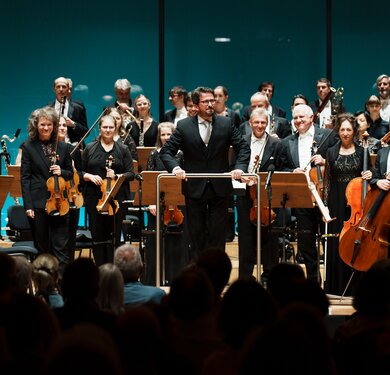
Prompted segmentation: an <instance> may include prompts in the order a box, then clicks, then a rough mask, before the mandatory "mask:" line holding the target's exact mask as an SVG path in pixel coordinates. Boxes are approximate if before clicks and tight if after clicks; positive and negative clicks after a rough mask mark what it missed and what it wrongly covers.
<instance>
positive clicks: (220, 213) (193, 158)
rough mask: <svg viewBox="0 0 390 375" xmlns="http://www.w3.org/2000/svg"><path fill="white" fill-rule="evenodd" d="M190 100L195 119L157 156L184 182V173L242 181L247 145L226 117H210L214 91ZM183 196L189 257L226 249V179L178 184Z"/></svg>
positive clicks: (183, 124)
mask: <svg viewBox="0 0 390 375" xmlns="http://www.w3.org/2000/svg"><path fill="white" fill-rule="evenodd" d="M192 100H193V102H194V104H195V105H196V106H197V107H198V115H197V116H194V117H187V118H186V119H184V120H180V121H179V122H178V123H177V128H176V129H175V131H174V133H173V134H172V136H171V137H170V138H169V140H168V141H167V143H165V145H164V146H163V147H162V149H161V151H160V157H161V160H162V161H163V163H164V165H165V167H166V169H167V170H168V172H173V174H174V175H175V176H176V178H178V179H182V180H186V173H187V172H188V173H229V174H230V175H231V177H232V178H234V179H240V178H241V175H242V173H243V172H246V170H247V167H248V163H249V157H250V148H249V146H248V144H247V143H246V142H245V141H244V140H243V139H242V136H241V134H240V132H239V131H238V129H237V128H235V127H233V126H232V125H231V121H230V119H229V118H226V117H222V116H217V115H215V114H214V103H215V98H214V90H212V89H211V88H207V87H198V88H197V89H195V90H194V91H193V92H192ZM231 145H232V146H233V149H234V151H235V152H236V164H235V169H234V170H233V171H230V166H229V149H230V146H231ZM179 150H182V151H183V153H184V163H183V168H182V167H180V165H179V163H178V162H177V161H176V159H175V158H176V154H177V152H178V151H179ZM182 192H183V194H184V196H185V201H186V210H187V223H188V229H189V234H190V243H191V258H192V259H193V258H196V257H197V256H198V255H199V254H200V252H201V251H203V250H205V249H206V247H217V248H220V249H225V240H226V227H227V220H228V206H229V196H230V195H231V194H232V192H233V187H232V182H231V181H229V180H228V179H225V178H224V179H221V178H218V179H212V178H204V179H199V178H192V179H189V180H188V181H183V182H182ZM206 245H207V246H206Z"/></svg>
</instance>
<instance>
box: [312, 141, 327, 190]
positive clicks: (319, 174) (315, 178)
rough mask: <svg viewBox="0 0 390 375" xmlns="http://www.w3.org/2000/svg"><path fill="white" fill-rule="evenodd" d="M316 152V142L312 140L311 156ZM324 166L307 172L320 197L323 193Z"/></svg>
mask: <svg viewBox="0 0 390 375" xmlns="http://www.w3.org/2000/svg"><path fill="white" fill-rule="evenodd" d="M317 151H318V146H317V142H316V141H315V140H313V144H312V147H311V154H312V156H314V155H315V154H316V153H317ZM324 171H325V168H324V166H320V165H316V166H314V167H313V168H311V169H310V171H309V177H310V180H311V181H312V182H313V183H314V185H315V187H316V189H317V192H318V194H319V195H320V197H322V196H323V193H324Z"/></svg>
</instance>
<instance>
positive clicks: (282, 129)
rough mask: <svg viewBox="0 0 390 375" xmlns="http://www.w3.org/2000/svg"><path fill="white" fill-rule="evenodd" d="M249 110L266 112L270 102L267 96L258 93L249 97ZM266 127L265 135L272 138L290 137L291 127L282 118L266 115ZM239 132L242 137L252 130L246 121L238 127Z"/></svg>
mask: <svg viewBox="0 0 390 375" xmlns="http://www.w3.org/2000/svg"><path fill="white" fill-rule="evenodd" d="M250 101H251V110H252V111H253V110H254V109H256V108H263V109H265V110H266V111H267V112H269V111H268V109H269V106H270V102H269V100H268V96H267V95H266V94H265V93H262V92H260V91H258V92H256V93H254V94H253V95H252V96H251V100H250ZM267 122H268V125H267V129H266V131H267V133H268V134H269V135H272V136H277V137H279V138H286V137H288V136H289V135H291V127H290V124H289V122H288V120H286V119H285V118H283V117H278V116H274V115H271V114H270V113H269V114H268V121H267ZM239 129H240V132H241V134H242V135H246V134H251V133H252V128H251V125H250V123H249V120H248V121H245V122H243V123H242V124H241V125H240V128H239Z"/></svg>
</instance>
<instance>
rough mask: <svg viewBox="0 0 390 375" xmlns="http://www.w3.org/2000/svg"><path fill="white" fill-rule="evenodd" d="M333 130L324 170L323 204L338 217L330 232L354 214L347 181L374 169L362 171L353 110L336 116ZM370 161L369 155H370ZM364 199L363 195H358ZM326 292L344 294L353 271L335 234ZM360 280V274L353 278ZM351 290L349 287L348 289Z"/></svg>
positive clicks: (331, 239) (329, 252)
mask: <svg viewBox="0 0 390 375" xmlns="http://www.w3.org/2000/svg"><path fill="white" fill-rule="evenodd" d="M334 131H335V132H336V133H337V134H338V139H339V141H338V142H337V143H336V144H335V145H334V146H332V147H330V148H328V151H327V154H326V163H325V173H324V204H325V206H327V207H328V209H329V213H330V216H331V217H335V218H336V219H335V220H333V221H331V222H330V223H329V224H328V225H329V227H328V232H329V233H331V234H336V235H337V234H339V233H340V232H341V230H342V229H343V226H344V222H345V221H347V220H349V218H350V216H351V208H350V206H348V204H347V200H346V197H345V191H346V188H347V185H348V183H349V182H350V181H351V180H352V179H353V178H355V177H362V178H363V179H366V180H369V179H371V177H372V172H371V171H370V170H369V165H368V170H367V171H365V172H363V158H364V149H363V147H361V146H359V145H358V144H357V143H356V141H355V139H356V138H355V137H356V134H357V132H358V123H357V121H356V118H355V117H354V116H353V115H352V114H350V113H342V114H340V115H338V116H337V118H336V120H335V127H334ZM368 163H369V164H370V159H369V158H368ZM356 198H357V199H358V201H360V202H361V200H362V198H361V195H360V196H359V197H356ZM327 241H328V246H327V260H326V280H325V283H324V289H325V292H326V293H329V294H334V295H342V294H343V292H344V289H345V288H346V286H347V284H348V280H349V278H350V276H351V274H352V269H351V267H349V266H347V264H345V263H344V262H343V261H342V259H341V258H340V256H339V238H338V237H336V236H334V237H333V236H332V237H329V238H328V239H327ZM355 280H356V281H357V278H355V279H354V281H355ZM349 292H351V289H348V291H347V293H349Z"/></svg>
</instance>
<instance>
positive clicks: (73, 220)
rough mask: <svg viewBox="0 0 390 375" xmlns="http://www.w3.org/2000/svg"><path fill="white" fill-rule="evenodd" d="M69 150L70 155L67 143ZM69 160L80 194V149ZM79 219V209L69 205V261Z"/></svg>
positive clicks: (81, 177) (82, 181) (72, 251)
mask: <svg viewBox="0 0 390 375" xmlns="http://www.w3.org/2000/svg"><path fill="white" fill-rule="evenodd" d="M67 145H68V148H69V153H71V152H72V151H73V149H74V146H72V145H71V144H70V143H67ZM71 158H72V160H73V164H74V168H75V169H76V173H77V175H78V178H79V186H78V187H77V188H78V190H79V192H80V194H82V188H83V185H84V180H83V175H82V173H81V151H80V148H77V149H76V150H75V151H74V152H73V154H71ZM79 218H80V209H78V208H76V207H72V204H70V207H69V239H68V245H67V247H68V251H69V256H70V259H74V252H75V249H76V237H77V229H78V226H79Z"/></svg>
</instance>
